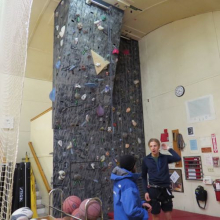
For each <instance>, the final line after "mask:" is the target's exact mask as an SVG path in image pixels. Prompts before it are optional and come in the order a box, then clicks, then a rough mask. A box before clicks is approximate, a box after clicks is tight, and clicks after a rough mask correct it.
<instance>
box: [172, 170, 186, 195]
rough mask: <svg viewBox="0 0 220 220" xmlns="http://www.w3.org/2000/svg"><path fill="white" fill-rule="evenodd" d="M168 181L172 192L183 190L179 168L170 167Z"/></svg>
mask: <svg viewBox="0 0 220 220" xmlns="http://www.w3.org/2000/svg"><path fill="white" fill-rule="evenodd" d="M169 175H170V183H171V189H172V191H173V192H184V188H183V178H182V170H181V169H170V170H169Z"/></svg>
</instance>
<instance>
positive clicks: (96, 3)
mask: <svg viewBox="0 0 220 220" xmlns="http://www.w3.org/2000/svg"><path fill="white" fill-rule="evenodd" d="M86 4H88V5H91V4H94V5H97V6H99V7H101V8H104V9H106V10H109V7H107V6H105V5H103V4H101V3H99V2H96V1H94V0H86Z"/></svg>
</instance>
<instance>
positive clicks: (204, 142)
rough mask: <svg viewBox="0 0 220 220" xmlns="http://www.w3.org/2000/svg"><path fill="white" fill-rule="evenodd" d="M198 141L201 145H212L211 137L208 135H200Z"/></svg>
mask: <svg viewBox="0 0 220 220" xmlns="http://www.w3.org/2000/svg"><path fill="white" fill-rule="evenodd" d="M199 143H200V146H201V147H210V146H211V145H212V141H211V137H210V136H206V137H200V138H199Z"/></svg>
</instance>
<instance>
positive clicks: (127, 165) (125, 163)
mask: <svg viewBox="0 0 220 220" xmlns="http://www.w3.org/2000/svg"><path fill="white" fill-rule="evenodd" d="M135 163H136V159H135V157H134V156H132V155H124V156H121V157H120V159H119V164H120V167H121V168H124V169H126V170H128V171H132V170H133V168H134V166H135Z"/></svg>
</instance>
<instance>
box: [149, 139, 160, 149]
mask: <svg viewBox="0 0 220 220" xmlns="http://www.w3.org/2000/svg"><path fill="white" fill-rule="evenodd" d="M151 142H156V143H157V144H158V146H159V147H160V141H159V140H158V139H156V138H151V139H150V140H149V141H148V146H150V143H151Z"/></svg>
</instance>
